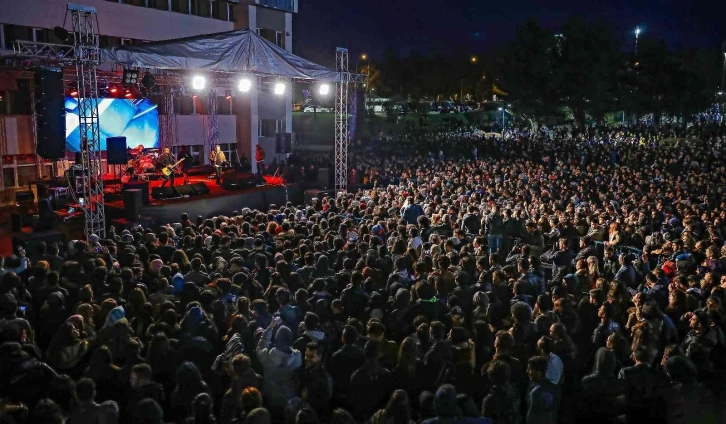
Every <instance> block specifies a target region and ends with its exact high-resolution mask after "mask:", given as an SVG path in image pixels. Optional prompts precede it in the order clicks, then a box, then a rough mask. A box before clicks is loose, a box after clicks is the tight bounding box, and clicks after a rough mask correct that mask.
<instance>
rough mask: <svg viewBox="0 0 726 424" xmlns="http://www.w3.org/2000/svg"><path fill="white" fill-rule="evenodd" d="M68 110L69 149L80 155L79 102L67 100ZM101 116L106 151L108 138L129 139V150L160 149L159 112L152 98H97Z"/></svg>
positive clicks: (103, 143)
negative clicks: (132, 148)
mask: <svg viewBox="0 0 726 424" xmlns="http://www.w3.org/2000/svg"><path fill="white" fill-rule="evenodd" d="M65 109H66V150H68V151H71V152H78V151H80V148H81V140H80V131H79V129H78V125H79V119H78V99H77V98H74V97H66V99H65ZM98 116H99V118H98V125H99V129H100V132H101V150H106V138H108V137H126V144H127V145H128V146H129V147H136V146H138V145H142V146H144V147H146V148H154V147H159V109H158V107H157V105H155V104H154V103H152V102H151V101H150V100H149V99H108V98H105V99H98Z"/></svg>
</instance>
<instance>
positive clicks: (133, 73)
mask: <svg viewBox="0 0 726 424" xmlns="http://www.w3.org/2000/svg"><path fill="white" fill-rule="evenodd" d="M123 82H124V85H136V83H137V82H139V71H138V70H136V69H124V77H123Z"/></svg>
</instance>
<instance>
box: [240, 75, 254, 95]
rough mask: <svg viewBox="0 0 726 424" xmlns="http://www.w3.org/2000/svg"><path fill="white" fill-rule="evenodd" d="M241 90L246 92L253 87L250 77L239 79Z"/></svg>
mask: <svg viewBox="0 0 726 424" xmlns="http://www.w3.org/2000/svg"><path fill="white" fill-rule="evenodd" d="M237 88H238V89H239V91H241V92H243V93H246V92H248V91H250V88H252V81H250V79H249V78H242V79H241V80H239V85H238V86H237Z"/></svg>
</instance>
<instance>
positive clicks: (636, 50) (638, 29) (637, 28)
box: [635, 26, 640, 55]
mask: <svg viewBox="0 0 726 424" xmlns="http://www.w3.org/2000/svg"><path fill="white" fill-rule="evenodd" d="M639 35H640V27H639V26H637V27H635V54H636V55H637V54H638V36H639Z"/></svg>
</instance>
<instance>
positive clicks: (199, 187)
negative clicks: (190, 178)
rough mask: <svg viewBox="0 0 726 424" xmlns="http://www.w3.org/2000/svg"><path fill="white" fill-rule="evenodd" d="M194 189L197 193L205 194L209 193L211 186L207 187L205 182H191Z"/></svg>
mask: <svg viewBox="0 0 726 424" xmlns="http://www.w3.org/2000/svg"><path fill="white" fill-rule="evenodd" d="M190 185H191V186H192V188H193V189H194V191H195V192H196V193H197V195H204V194H209V187H207V185H206V184H204V183H194V184H190Z"/></svg>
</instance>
